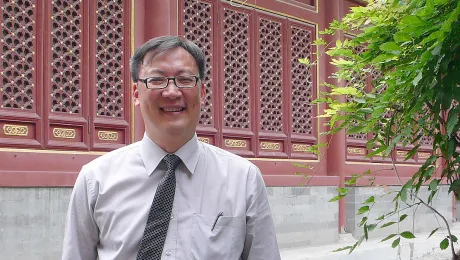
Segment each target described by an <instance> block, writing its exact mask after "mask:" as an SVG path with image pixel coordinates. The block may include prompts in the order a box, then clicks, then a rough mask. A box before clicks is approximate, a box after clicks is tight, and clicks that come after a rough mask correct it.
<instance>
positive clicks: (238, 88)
mask: <svg viewBox="0 0 460 260" xmlns="http://www.w3.org/2000/svg"><path fill="white" fill-rule="evenodd" d="M223 23H224V31H223V36H224V111H225V112H224V122H225V126H226V127H237V128H249V127H250V122H249V107H250V104H249V85H250V84H249V35H248V34H249V32H248V31H249V30H248V28H249V16H248V14H246V13H240V12H236V11H234V10H231V9H227V8H224V20H223Z"/></svg>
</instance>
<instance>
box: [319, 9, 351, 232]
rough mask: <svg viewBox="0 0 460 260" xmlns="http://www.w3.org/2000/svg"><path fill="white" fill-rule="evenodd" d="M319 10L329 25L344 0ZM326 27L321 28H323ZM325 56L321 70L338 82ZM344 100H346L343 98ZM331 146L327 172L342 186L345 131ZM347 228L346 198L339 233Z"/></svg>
mask: <svg viewBox="0 0 460 260" xmlns="http://www.w3.org/2000/svg"><path fill="white" fill-rule="evenodd" d="M319 8H320V9H319V10H320V11H321V10H323V11H324V10H327V11H324V13H325V14H326V15H325V17H324V19H325V24H324V26H325V27H329V23H330V22H332V21H333V20H334V19H337V20H338V19H339V18H340V17H342V16H343V15H344V13H343V8H344V7H343V0H334V1H319ZM322 29H324V28H320V30H322ZM324 38H325V40H326V42H332V44H331V45H330V46H333V45H334V43H335V42H336V40H338V39H340V40H343V38H344V37H343V34H340V35H334V36H330V35H325V36H324ZM323 56H324V58H323V59H322V61H323V63H324V64H323V65H322V68H320V70H321V71H326V73H327V75H326V76H325V78H326V79H327V80H326V81H327V82H328V83H330V84H337V80H335V79H331V78H328V77H329V76H331V75H332V73H334V72H335V71H336V68H335V66H333V65H331V64H330V57H328V56H327V55H326V54H323ZM326 89H327V88H326V87H324V88H323V89H322V91H326ZM339 98H340V99H344V97H339ZM343 101H344V100H343ZM329 141H330V143H329V147H328V150H327V156H326V158H327V173H328V175H332V176H339V177H340V184H339V185H340V186H339V187H343V186H344V184H343V183H344V181H345V161H346V136H345V132H344V131H341V132H339V133H336V134H335V135H334V136H332V137H331V138H330V139H329ZM345 228H346V204H345V200H344V199H342V200H339V225H338V229H339V233H342V232H343V231H344V230H345Z"/></svg>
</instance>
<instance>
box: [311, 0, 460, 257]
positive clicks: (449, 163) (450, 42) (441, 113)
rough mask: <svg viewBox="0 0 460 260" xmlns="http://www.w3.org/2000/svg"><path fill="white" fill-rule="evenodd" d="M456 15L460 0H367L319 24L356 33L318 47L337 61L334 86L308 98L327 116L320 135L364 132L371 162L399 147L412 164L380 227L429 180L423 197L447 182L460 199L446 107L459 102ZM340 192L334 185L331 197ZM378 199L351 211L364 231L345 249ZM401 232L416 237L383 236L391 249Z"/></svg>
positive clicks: (454, 112)
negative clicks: (328, 23)
mask: <svg viewBox="0 0 460 260" xmlns="http://www.w3.org/2000/svg"><path fill="white" fill-rule="evenodd" d="M459 19H460V2H459V1H449V0H426V1H422V0H411V1H396V0H395V1H368V2H367V3H366V6H362V7H358V8H353V9H352V11H351V12H350V13H349V14H348V15H346V17H344V18H343V19H341V20H340V21H338V20H335V21H334V22H333V23H332V24H331V27H330V28H328V29H327V30H326V32H327V33H330V34H337V35H343V33H344V32H345V33H347V32H350V31H353V32H357V35H356V36H355V37H353V38H347V40H344V39H343V38H340V37H339V38H340V39H342V40H343V41H336V42H335V40H334V42H332V43H330V44H331V45H334V47H332V48H326V50H325V51H326V53H327V54H328V55H330V56H331V57H333V59H332V64H333V65H335V66H337V72H336V73H334V74H333V75H332V78H333V79H334V80H337V81H338V83H336V86H332V85H330V84H329V85H327V84H325V85H326V87H328V88H329V92H326V93H322V95H321V97H320V98H321V101H320V102H317V103H315V104H318V105H321V104H323V105H324V107H327V109H325V113H324V115H321V116H320V117H326V119H328V118H329V119H330V120H329V121H328V125H327V126H328V127H330V128H329V129H328V131H327V134H335V133H338V132H340V131H342V130H344V129H346V130H347V131H346V133H347V134H349V135H350V134H360V135H363V136H366V137H368V139H367V142H366V143H360V147H362V148H364V149H366V153H367V151H369V153H367V155H366V156H367V158H372V159H371V164H372V161H373V159H380V158H375V157H376V156H382V157H383V156H385V157H384V158H385V159H388V160H391V159H394V157H392V156H393V155H396V154H398V152H399V151H405V152H407V154H406V155H404V159H405V160H410V163H411V164H412V166H414V167H413V169H417V167H418V170H416V173H415V174H413V175H412V176H410V175H409V176H408V175H405V177H406V176H408V177H411V178H410V180H409V181H407V182H406V183H405V184H404V185H403V186H402V187H401V190H399V192H397V195H396V196H395V198H394V200H393V203H394V206H395V207H394V209H393V211H392V212H390V213H388V214H384V215H382V216H381V217H379V218H377V221H378V222H377V224H378V225H379V226H380V228H386V227H390V226H393V228H395V224H398V223H400V222H402V221H404V220H406V219H407V217H408V216H407V214H403V215H401V216H400V217H399V219H396V220H395V219H394V218H392V219H388V217H389V216H392V217H394V216H395V214H397V213H399V212H401V208H400V204H401V206H402V205H407V206H408V207H410V206H409V205H412V206H413V203H414V202H413V199H414V198H415V197H416V196H417V194H418V192H419V190H420V189H421V187H422V186H424V185H428V190H429V196H428V200H427V202H428V203H430V202H431V200H432V199H433V198H434V197H435V196H436V194H437V192H438V189H439V186H440V185H441V183H445V182H446V181H447V183H450V185H449V192H453V193H454V195H455V196H456V198H458V199H460V179H457V178H460V177H459V176H460V170H459V169H458V168H456V167H458V165H459V163H460V158H459V152H458V148H459V142H458V140H457V139H455V138H458V137H455V134H456V133H458V131H459V130H460V119H459V118H460V107H459V106H458V105H457V107H456V108H455V107H453V105H452V104H453V102H454V101H457V102H459V101H460V98H459V97H460V87H458V86H459V85H460V78H459V77H458V75H460V58H459V57H460V56H458V53H460V23H459V22H458V21H459ZM343 30H345V31H343ZM334 43H335V44H334ZM358 49H359V50H358ZM370 79H372V80H370ZM370 82H372V84H370ZM328 140H330V139H328ZM427 140H433V141H432V142H426V141H427ZM422 153H423V154H426V155H428V158H426V157H425V158H423V157H422V156H421V155H422ZM397 157H399V158H401V154H398V156H397ZM400 162H401V161H397V162H395V163H396V164H398V163H400ZM373 166H375V168H373V169H376V168H377V166H376V165H375V164H374V165H373ZM439 169H441V170H439ZM379 170H380V168H379ZM438 173H439V174H440V175H439V174H438ZM372 174H375V172H372ZM362 176H363V175H354V176H352V177H351V178H347V181H346V182H345V183H346V185H356V184H357V182H358V180H359V178H361V177H362ZM372 177H375V176H372ZM343 196H345V193H343V192H341V191H339V194H338V196H336V197H334V198H333V199H332V200H331V201H335V200H339V199H341V198H343ZM378 203H379V202H378V200H377V201H376V199H375V197H373V196H371V197H369V198H368V199H367V200H366V201H365V202H364V203H363V205H362V207H360V208H359V209H358V210H357V215H362V219H361V222H360V223H359V225H360V226H361V227H362V228H363V229H364V236H363V237H362V238H361V239H360V241H358V242H357V243H356V244H355V245H353V246H352V247H347V248H346V249H349V250H350V252H352V251H353V250H354V249H355V248H356V247H357V246H359V244H360V243H361V242H362V241H363V240H364V239H367V238H368V236H369V234H368V232H370V231H371V230H372V229H373V228H374V226H373V225H375V224H369V223H368V222H369V219H373V217H371V216H370V214H369V212H370V211H371V209H372V208H373V207H374V205H375V204H378ZM436 231H437V229H435V230H433V232H432V234H430V236H432V235H433V234H434V233H435V232H436ZM398 233H399V232H398ZM404 238H405V239H413V238H415V235H414V234H412V233H411V232H409V231H405V232H402V233H399V234H391V235H389V236H387V237H386V238H384V239H383V241H387V240H389V241H392V247H397V246H398V245H399V244H400V241H401V239H404ZM454 239H455V240H456V238H454V236H452V237H447V238H446V239H445V240H443V242H441V244H440V246H441V247H444V248H447V247H448V245H449V241H454Z"/></svg>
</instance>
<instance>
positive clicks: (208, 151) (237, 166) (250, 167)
mask: <svg viewBox="0 0 460 260" xmlns="http://www.w3.org/2000/svg"><path fill="white" fill-rule="evenodd" d="M201 144H202V145H203V151H204V155H205V156H206V158H207V159H212V161H211V163H216V164H218V165H221V166H224V165H228V166H231V168H232V169H234V170H235V171H243V172H247V173H249V174H256V173H259V174H260V170H259V168H258V167H257V166H256V165H254V164H253V163H252V162H251V161H249V160H248V159H247V158H243V157H241V156H239V155H236V154H234V153H231V152H229V151H226V150H224V149H222V148H219V147H216V146H213V145H210V144H207V143H201Z"/></svg>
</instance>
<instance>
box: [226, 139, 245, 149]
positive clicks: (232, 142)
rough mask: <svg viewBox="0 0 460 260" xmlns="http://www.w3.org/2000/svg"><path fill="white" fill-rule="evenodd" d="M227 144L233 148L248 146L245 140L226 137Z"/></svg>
mask: <svg viewBox="0 0 460 260" xmlns="http://www.w3.org/2000/svg"><path fill="white" fill-rule="evenodd" d="M225 146H227V147H232V148H246V147H247V144H246V141H244V140H236V139H225Z"/></svg>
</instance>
